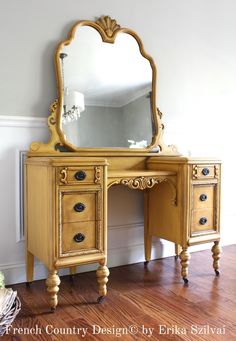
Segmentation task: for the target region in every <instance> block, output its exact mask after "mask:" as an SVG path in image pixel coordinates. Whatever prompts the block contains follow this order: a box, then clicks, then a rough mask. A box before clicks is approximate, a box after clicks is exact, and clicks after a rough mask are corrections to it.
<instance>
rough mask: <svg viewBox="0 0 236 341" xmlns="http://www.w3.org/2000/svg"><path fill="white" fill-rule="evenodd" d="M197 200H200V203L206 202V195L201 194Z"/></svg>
mask: <svg viewBox="0 0 236 341" xmlns="http://www.w3.org/2000/svg"><path fill="white" fill-rule="evenodd" d="M199 199H200V200H201V201H206V200H207V195H206V194H201V195H200V197H199Z"/></svg>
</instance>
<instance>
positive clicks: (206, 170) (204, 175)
mask: <svg viewBox="0 0 236 341" xmlns="http://www.w3.org/2000/svg"><path fill="white" fill-rule="evenodd" d="M218 173H219V166H218V165H193V179H201V180H202V179H214V178H216V179H217V178H218V176H219V174H218Z"/></svg>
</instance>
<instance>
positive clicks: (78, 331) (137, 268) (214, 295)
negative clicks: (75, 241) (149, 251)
mask: <svg viewBox="0 0 236 341" xmlns="http://www.w3.org/2000/svg"><path fill="white" fill-rule="evenodd" d="M191 256H192V257H191V262H190V269H189V284H188V285H184V284H183V282H182V279H181V276H180V264H179V261H176V260H175V259H174V258H173V257H170V258H165V259H161V260H156V261H152V262H150V263H149V265H148V268H145V267H144V265H143V263H139V264H134V265H128V266H123V267H117V268H112V269H110V271H111V274H110V278H109V282H108V284H109V285H108V296H107V298H106V299H105V301H104V302H103V303H102V304H97V303H96V299H97V296H98V295H97V283H96V276H95V273H94V272H91V273H85V274H78V275H76V276H75V278H74V282H73V284H71V282H70V280H69V276H65V277H62V278H61V281H62V283H61V285H60V291H59V305H58V307H57V310H56V312H55V313H50V311H49V308H48V303H47V302H48V301H47V299H48V296H47V292H46V290H45V284H44V281H35V282H34V283H33V284H32V285H31V287H30V288H26V287H25V284H18V285H15V286H14V287H13V288H14V289H16V290H17V291H18V295H19V297H20V299H21V302H22V310H21V312H20V314H19V315H18V317H17V319H16V320H15V322H14V324H13V327H15V328H18V329H17V330H15V334H14V332H13V330H11V332H10V334H9V335H5V336H4V337H3V338H2V340H3V341H5V340H6V341H8V340H15V341H28V340H29V341H32V340H33V341H34V340H56V341H57V340H63V341H64V340H69V341H70V340H71V341H74V340H86V341H88V340H89V341H90V340H101V341H106V340H112V341H113V340H119V339H120V340H122V341H123V340H125V341H126V340H127V341H129V340H176V341H178V340H188V341H191V340H210V341H211V340H214V341H215V340H228V341H234V340H235V341H236V264H235V263H236V261H235V258H236V245H232V246H227V247H224V248H223V254H222V259H221V274H220V276H219V277H216V276H215V274H214V271H213V269H212V257H211V252H210V250H209V251H201V252H196V253H193V254H192V255H191ZM19 328H27V329H26V331H25V333H26V332H27V333H29V332H30V328H32V330H31V334H30V335H27V334H20V333H21V332H22V330H21V329H19ZM83 328H84V329H83ZM99 328H100V329H99ZM102 328H104V329H102ZM168 328H169V329H168ZM200 328H202V330H201V329H200ZM216 331H218V333H219V332H220V333H223V334H218V335H217V334H215V332H216ZM34 332H35V333H37V334H35V335H34V334H33V333H34ZM198 332H199V334H198ZM200 332H202V333H200ZM70 333H71V334H70Z"/></svg>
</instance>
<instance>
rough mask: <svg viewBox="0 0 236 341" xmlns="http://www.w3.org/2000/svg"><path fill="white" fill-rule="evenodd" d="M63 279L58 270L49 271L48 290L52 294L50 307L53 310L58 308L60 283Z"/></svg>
mask: <svg viewBox="0 0 236 341" xmlns="http://www.w3.org/2000/svg"><path fill="white" fill-rule="evenodd" d="M60 283H61V281H60V278H59V276H58V275H57V270H51V271H49V275H48V278H47V280H46V285H47V291H48V293H49V295H50V307H51V310H52V311H54V310H55V309H56V306H57V303H58V299H57V293H58V291H59V285H60Z"/></svg>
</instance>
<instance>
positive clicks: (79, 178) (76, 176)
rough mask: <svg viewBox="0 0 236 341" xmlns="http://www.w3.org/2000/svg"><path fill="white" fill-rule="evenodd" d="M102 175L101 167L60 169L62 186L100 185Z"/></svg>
mask: <svg viewBox="0 0 236 341" xmlns="http://www.w3.org/2000/svg"><path fill="white" fill-rule="evenodd" d="M101 175H102V167H100V166H95V167H93V166H87V167H86V166H84V167H83V166H81V167H64V168H60V169H59V182H60V184H61V185H62V184H64V185H78V184H99V183H100V182H101Z"/></svg>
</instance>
